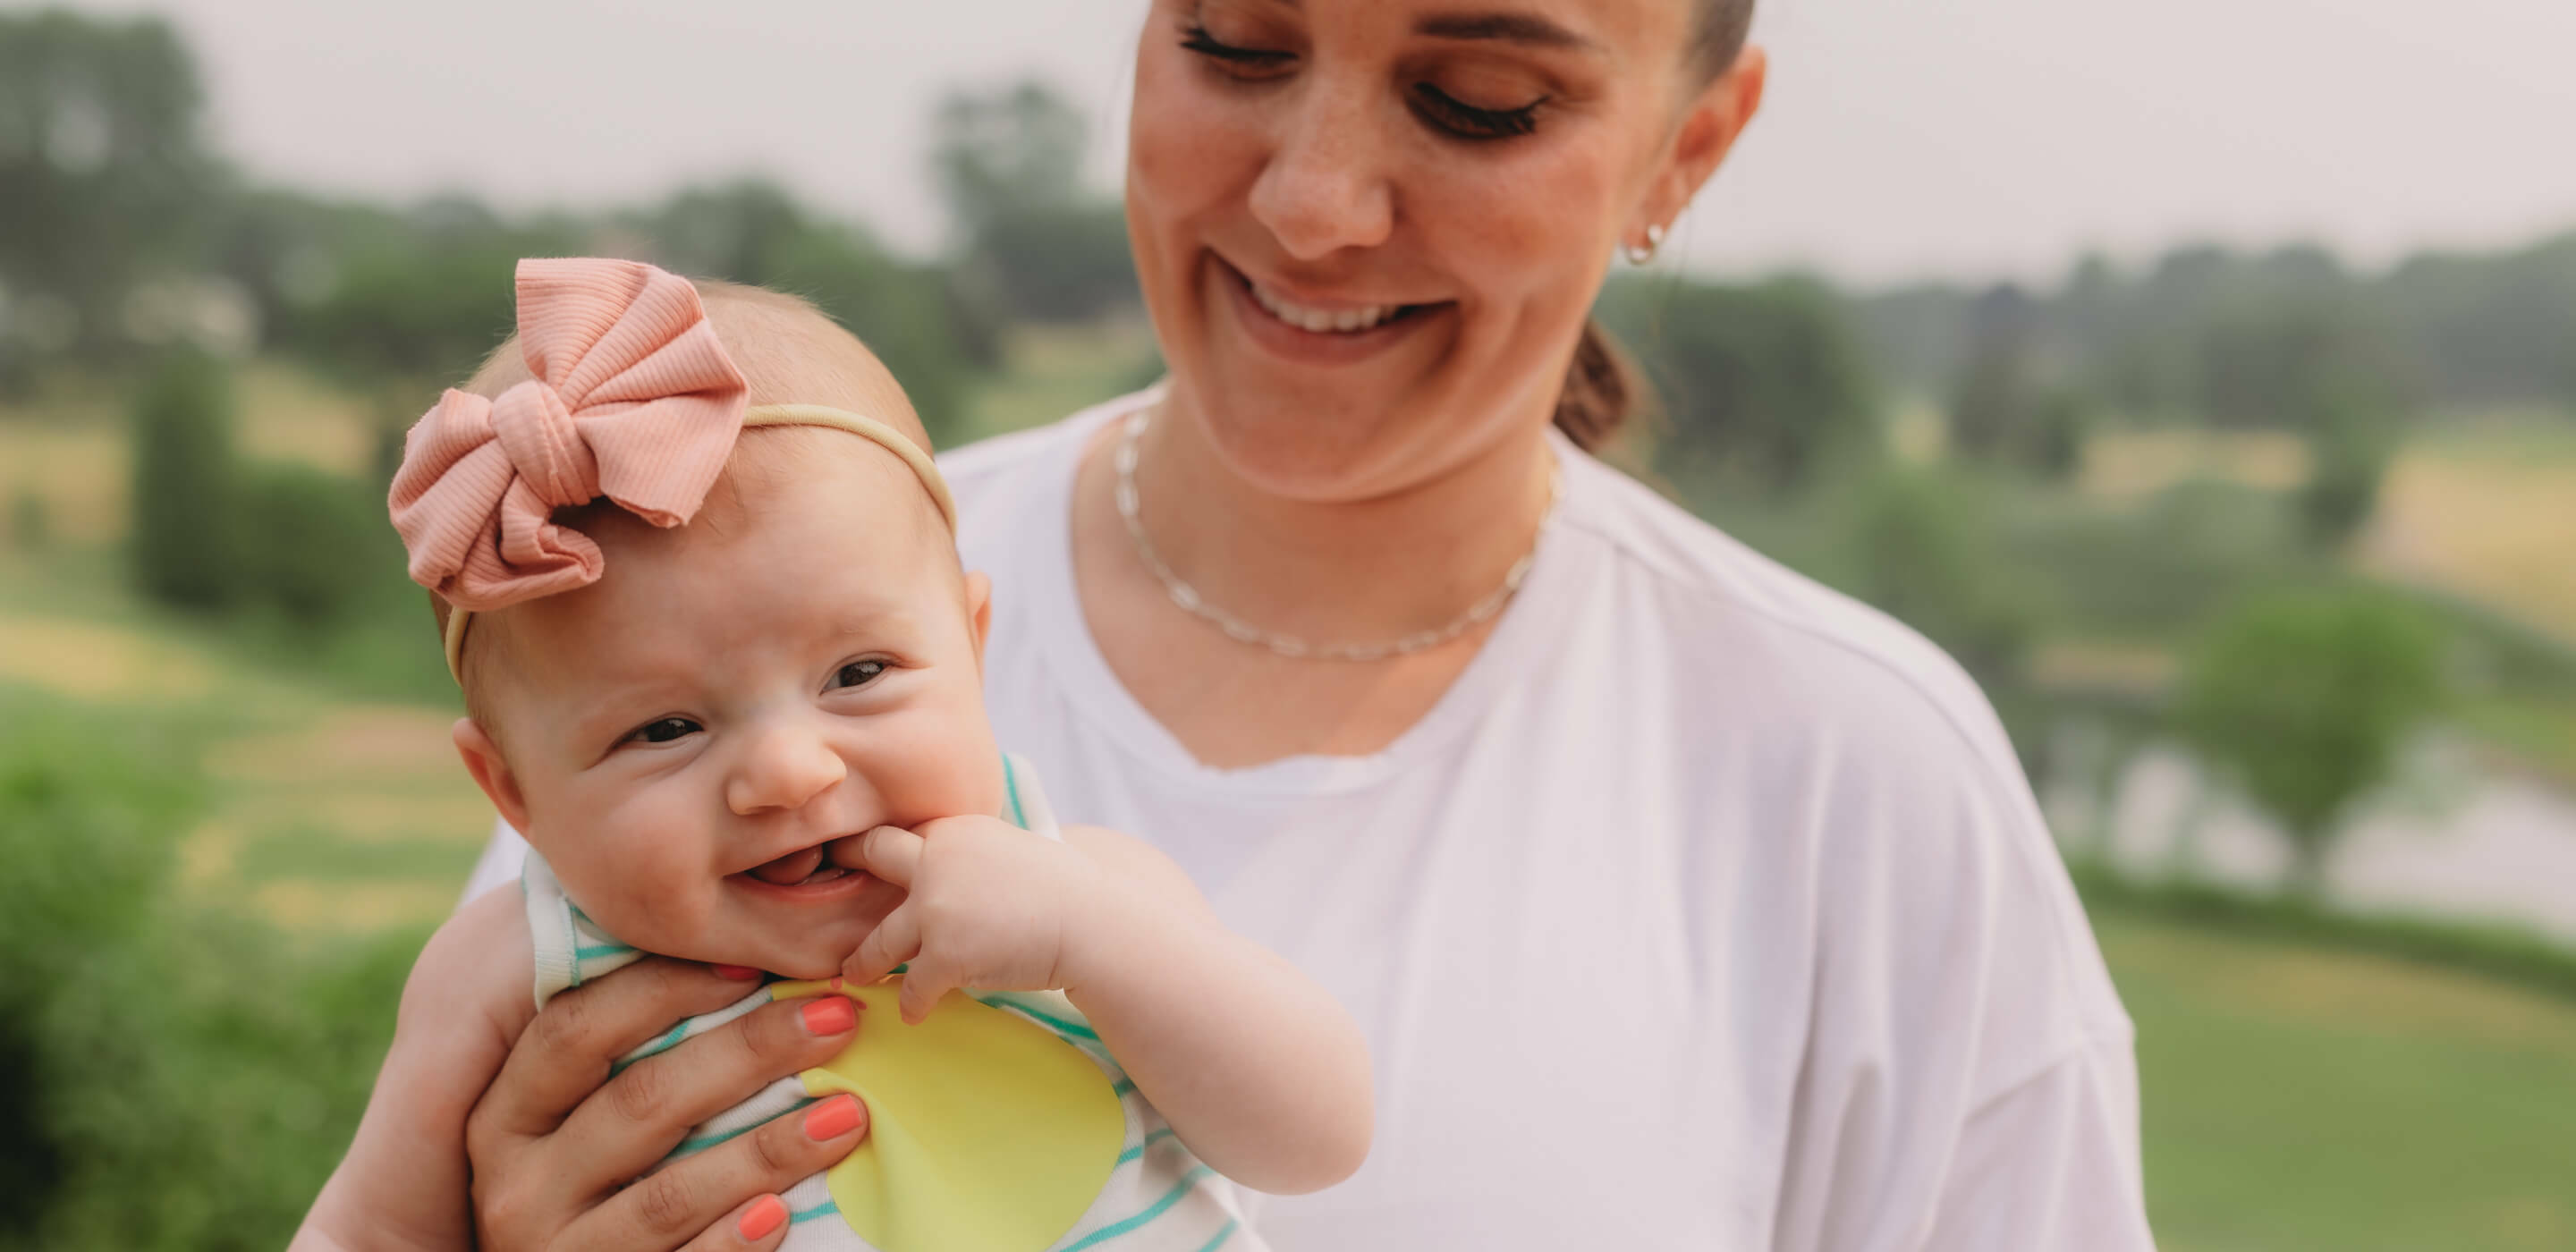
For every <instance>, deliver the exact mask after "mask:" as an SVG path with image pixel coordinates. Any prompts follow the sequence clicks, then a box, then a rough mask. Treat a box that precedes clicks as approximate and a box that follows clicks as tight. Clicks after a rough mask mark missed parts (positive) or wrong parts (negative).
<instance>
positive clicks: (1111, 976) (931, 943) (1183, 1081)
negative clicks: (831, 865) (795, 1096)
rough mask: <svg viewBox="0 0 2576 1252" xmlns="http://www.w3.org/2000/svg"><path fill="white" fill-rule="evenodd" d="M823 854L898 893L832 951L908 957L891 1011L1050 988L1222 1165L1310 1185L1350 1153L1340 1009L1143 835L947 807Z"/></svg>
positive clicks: (912, 1014)
mask: <svg viewBox="0 0 2576 1252" xmlns="http://www.w3.org/2000/svg"><path fill="white" fill-rule="evenodd" d="M845 845H847V846H845ZM833 858H834V860H835V861H836V862H838V863H840V864H845V865H860V866H863V867H865V868H866V869H868V870H869V871H871V872H873V873H876V874H877V875H879V876H880V877H883V878H885V879H887V880H888V881H890V882H892V883H894V884H895V885H896V886H899V887H903V888H905V889H906V891H907V892H908V893H909V895H908V896H907V898H906V899H905V901H904V903H903V904H902V905H901V906H899V907H898V908H896V909H895V911H894V912H893V913H891V914H889V915H887V917H886V919H885V921H884V922H883V923H882V924H880V925H879V926H878V927H877V929H876V930H875V931H874V932H873V933H871V934H870V935H869V936H868V937H867V938H866V939H865V940H863V941H862V942H861V943H860V945H859V950H858V952H856V953H855V954H853V955H852V956H851V958H850V960H849V963H848V964H847V965H846V966H844V969H843V972H844V973H845V974H846V975H848V976H849V977H850V978H851V979H853V980H856V981H862V982H864V981H868V980H871V979H874V978H876V977H878V976H880V975H883V974H884V973H886V972H887V971H888V970H891V969H893V968H894V967H895V966H897V965H899V964H902V963H904V962H906V961H910V962H911V968H910V970H909V971H908V972H907V973H906V974H905V976H904V985H903V997H902V1003H903V1014H904V1017H905V1019H906V1020H908V1021H917V1020H919V1019H920V1018H921V1017H922V1016H923V1015H924V1014H926V1013H928V1012H929V1011H930V1007H931V1005H932V1003H933V1002H935V1001H936V1000H937V999H938V997H939V996H940V995H942V994H943V993H945V992H946V991H947V990H949V989H950V988H954V987H977V988H984V989H988V990H1015V989H1029V988H1040V987H1044V988H1062V989H1063V990H1064V992H1065V993H1066V995H1068V996H1069V997H1071V999H1072V1000H1073V1003H1074V1006H1075V1007H1077V1008H1079V1009H1081V1010H1082V1012H1083V1015H1084V1016H1086V1017H1088V1018H1090V1019H1091V1024H1092V1026H1093V1027H1094V1028H1096V1029H1097V1030H1099V1032H1100V1038H1101V1042H1102V1043H1104V1044H1106V1045H1108V1048H1109V1051H1110V1053H1111V1054H1112V1055H1114V1056H1116V1057H1117V1058H1118V1063H1119V1064H1120V1065H1121V1066H1122V1067H1124V1068H1125V1069H1126V1071H1127V1073H1128V1076H1129V1077H1131V1078H1133V1079H1135V1081H1136V1086H1137V1089H1138V1090H1140V1091H1142V1092H1143V1093H1144V1095H1145V1098H1146V1099H1148V1100H1151V1101H1153V1103H1154V1107H1155V1108H1156V1109H1158V1110H1159V1111H1161V1113H1162V1114H1163V1116H1164V1117H1165V1118H1166V1119H1167V1120H1169V1121H1170V1122H1171V1123H1172V1129H1173V1131H1174V1132H1175V1133H1177V1134H1178V1135H1179V1136H1180V1139H1181V1142H1182V1143H1184V1144H1186V1145H1188V1147H1189V1149H1190V1151H1192V1152H1194V1153H1196V1154H1197V1155H1198V1156H1199V1158H1200V1159H1201V1160H1204V1161H1206V1162H1207V1163H1208V1164H1209V1165H1211V1166H1213V1167H1215V1168H1216V1170H1217V1171H1218V1172H1220V1173H1222V1174H1224V1175H1226V1176H1227V1177H1229V1178H1232V1179H1234V1180H1235V1181H1236V1182H1239V1183H1242V1184H1243V1185H1245V1186H1248V1187H1252V1188H1255V1189H1257V1190H1261V1191H1270V1192H1280V1193H1292V1192H1300V1191H1313V1190H1315V1189H1317V1188H1320V1187H1327V1186H1330V1185H1332V1184H1333V1183H1336V1182H1339V1181H1341V1180H1342V1179H1343V1178H1346V1177H1348V1176H1349V1175H1350V1173H1351V1171H1353V1170H1355V1169H1357V1168H1359V1164H1360V1160H1361V1158H1362V1157H1364V1156H1366V1155H1367V1153H1368V1142H1369V1133H1370V1120H1371V1106H1370V1094H1369V1067H1368V1051H1367V1048H1366V1045H1365V1044H1364V1043H1363V1042H1362V1041H1361V1039H1360V1033H1359V1028H1358V1026H1357V1025H1355V1024H1354V1023H1353V1022H1352V1021H1351V1020H1350V1017H1349V1015H1348V1014H1346V1013H1344V1012H1343V1011H1342V1008H1341V1006H1340V1005H1339V1004H1336V1003H1335V1002H1334V1001H1333V998H1332V997H1331V996H1330V995H1328V994H1326V993H1325V991H1324V989H1323V988H1321V987H1318V986H1316V985H1315V984H1314V983H1313V982H1312V981H1310V980H1308V979H1307V978H1306V977H1305V976H1304V975H1303V974H1300V973H1298V972H1297V970H1296V969H1295V968H1294V967H1293V966H1291V965H1289V964H1288V963H1287V962H1286V961H1284V960H1282V959H1280V958H1279V957H1278V956H1276V955H1274V954H1272V953H1270V952H1268V951H1266V950H1264V949H1262V948H1261V947H1260V945H1258V944H1255V943H1253V942H1252V941H1251V940H1248V939H1245V938H1244V937H1242V936H1241V935H1237V934H1235V933H1233V932H1232V931H1229V930H1227V929H1226V928H1225V927H1224V926H1223V925H1222V924H1220V923H1219V922H1218V921H1217V920H1216V916H1215V914H1214V913H1212V912H1211V911H1210V910H1209V909H1208V906H1207V902H1206V901H1205V900H1204V899H1203V898H1201V897H1200V895H1199V893H1198V889H1197V888H1196V887H1195V886H1193V885H1191V883H1190V881H1189V878H1188V877H1187V876H1186V875H1184V874H1183V873H1182V872H1181V870H1180V868H1179V867H1178V866H1176V865H1174V864H1172V863H1171V861H1170V860H1169V859H1167V858H1165V857H1164V856H1163V855H1162V854H1161V853H1159V852H1156V851H1154V850H1153V849H1152V848H1149V847H1147V846H1145V845H1144V844H1142V843H1139V842H1137V841H1136V840H1134V839H1130V838H1128V837H1127V836H1125V835H1121V834H1118V833H1116V832H1114V831H1108V830H1101V829H1098V828H1091V827H1073V828H1070V829H1068V830H1066V831H1065V842H1064V843H1061V844H1057V843H1049V842H1046V841H1042V840H1036V839H1032V838H1030V837H1029V835H1028V834H1027V832H1025V831H1021V830H1019V829H1017V828H1014V827H1012V826H1010V825H1008V824H1007V823H1004V822H1000V821H997V820H995V819H993V818H979V817H963V818H948V819H945V820H941V821H936V822H931V823H928V824H926V825H924V826H923V827H922V828H921V830H920V832H919V833H917V834H916V833H914V832H911V831H905V830H899V829H896V828H894V827H891V826H881V827H878V828H877V829H875V830H872V831H869V832H867V833H866V834H865V835H861V836H856V837H854V838H852V839H849V840H845V841H843V842H842V843H838V844H835V845H834V847H833Z"/></svg>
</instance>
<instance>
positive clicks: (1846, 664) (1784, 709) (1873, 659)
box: [1564, 454, 2019, 776]
mask: <svg viewBox="0 0 2576 1252" xmlns="http://www.w3.org/2000/svg"><path fill="white" fill-rule="evenodd" d="M1569 465H1570V469H1569V473H1570V475H1571V478H1570V480H1569V491H1568V496H1567V506H1568V507H1567V510H1566V514H1565V518H1564V522H1565V524H1566V525H1567V526H1568V527H1569V529H1571V530H1573V531H1574V532H1575V533H1576V534H1577V535H1578V536H1580V538H1581V539H1582V540H1583V541H1584V542H1585V543H1587V544H1589V545H1591V546H1593V547H1594V548H1595V554H1594V559H1595V560H1597V561H1599V562H1600V563H1601V564H1602V565H1603V566H1604V567H1605V568H1604V570H1603V575H1604V578H1603V582H1602V583H1601V584H1599V585H1602V586H1605V587H1608V588H1614V589H1616V593H1617V594H1620V595H1623V596H1630V597H1636V598H1638V599H1641V600H1643V601H1645V602H1647V603H1652V604H1655V605H1657V606H1658V608H1659V610H1660V611H1658V612H1655V613H1653V614H1650V615H1646V616H1647V617H1648V618H1649V619H1650V621H1651V625H1648V626H1645V627H1643V629H1647V630H1651V631H1653V632H1655V633H1657V634H1660V635H1663V636H1665V637H1664V638H1662V639H1658V640H1652V641H1647V640H1640V641H1639V643H1640V644H1641V645H1643V646H1650V647H1651V646H1654V645H1658V644H1660V645H1661V646H1660V647H1658V648H1656V650H1657V651H1659V652H1663V653H1665V654H1666V655H1668V656H1669V657H1671V658H1672V661H1673V663H1674V664H1676V665H1678V666H1680V667H1682V668H1683V669H1684V671H1685V672H1683V673H1680V674H1676V675H1674V676H1673V677H1674V679H1675V680H1676V681H1677V682H1678V683H1679V684H1680V685H1681V686H1683V687H1686V688H1687V687H1693V686H1708V687H1711V688H1722V689H1723V690H1724V691H1726V692H1727V693H1729V699H1730V701H1732V702H1734V703H1736V704H1737V705H1738V707H1741V706H1742V705H1743V704H1744V703H1747V702H1749V703H1751V704H1753V705H1755V706H1757V707H1758V708H1759V709H1760V710H1761V716H1763V717H1765V718H1766V719H1768V720H1769V722H1770V724H1771V726H1772V728H1773V730H1774V731H1775V733H1777V734H1778V735H1780V736H1781V737H1782V738H1783V740H1785V741H1812V740H1814V739H1817V738H1827V739H1832V740H1835V741H1838V742H1843V743H1849V742H1851V741H1852V737H1853V736H1854V734H1855V733H1864V734H1865V735H1866V737H1869V738H1879V737H1882V736H1895V737H1900V738H1902V739H1904V740H1905V741H1906V742H1907V743H1908V744H1909V745H1910V746H1911V748H1912V749H1913V751H1912V752H1911V753H1909V755H1913V756H1916V757H1923V756H1945V755H1947V756H1953V757H1957V756H1964V757H1968V758H1973V759H1974V760H1975V761H1976V762H1977V763H1978V764H1980V765H1982V766H1984V767H1985V768H1987V769H1989V770H1997V771H2004V772H2008V773H2009V774H2011V775H2016V776H2017V775H2018V773H2019V769H2018V764H2017V762H2016V761H2015V759H2014V756H2013V751H2012V746H2011V743H2010V741H2009V739H2008V738H2007V737H2006V736H2005V735H2004V732H2003V727H2002V725H2001V723H2000V722H1999V721H1998V720H1997V718H1996V717H1995V714H1994V710H1993V707H1992V705H1990V704H1989V703H1988V702H1987V700H1986V697H1985V695H1984V693H1983V692H1982V691H1980V690H1979V689H1978V687H1977V684H1976V682H1975V680H1974V679H1972V678H1970V677H1969V676H1968V673H1967V671H1966V670H1964V669H1962V668H1961V667H1960V666H1959V664H1958V663H1957V662H1956V661H1954V660H1952V659H1951V657H1950V656H1949V654H1947V653H1945V652H1943V651H1942V650H1941V649H1940V647H1938V646H1937V645H1935V644H1933V643H1932V642H1931V641H1930V640H1928V639H1926V638H1924V637H1923V636H1922V635H1921V634H1920V633H1918V632H1916V631H1915V630H1913V629H1912V628H1911V627H1908V626H1906V625H1905V624H1904V623H1902V622H1899V621H1897V620H1896V619H1895V618H1892V617H1890V616H1888V615H1887V614H1885V613H1883V612H1881V611H1879V610H1878V609H1875V608H1872V607H1871V606H1869V605H1867V604H1864V603H1862V602H1860V601H1858V600H1856V599H1853V598H1852V597H1850V596H1848V595H1845V594H1843V593H1842V592H1839V591H1836V590H1834V589H1832V588H1830V587H1827V586H1825V585H1824V584H1822V583H1820V582H1817V581H1816V580H1815V579H1813V578H1810V577H1808V576H1807V575H1804V574H1801V573H1799V572H1797V571H1795V570H1792V569H1790V568H1788V567H1787V566H1785V565H1782V564H1780V563H1779V562H1778V561H1775V560H1773V559H1771V558H1770V557H1767V556H1765V555H1763V554H1762V553H1760V552H1757V551H1755V550H1754V549H1753V548H1751V547H1750V546H1748V545H1746V544H1745V543H1743V542H1742V541H1740V540H1738V539H1736V538H1735V537H1733V536H1731V535H1729V534H1727V533H1725V532H1724V531H1721V530H1719V529H1718V528H1717V527H1715V526H1712V525H1710V524H1709V523H1707V522H1705V521H1702V520H1701V519H1699V518H1697V517H1694V516H1692V515H1691V514H1690V513H1689V512H1687V511H1685V510H1684V509H1682V508H1681V507H1680V506H1678V505H1676V504H1674V503H1673V502H1672V501H1670V500H1667V499H1665V498H1664V497H1663V496H1661V495H1659V494H1657V493H1656V492H1655V491H1654V490H1653V489H1652V488H1650V487H1648V486H1646V485H1645V484H1643V483H1640V482H1638V481H1637V480H1635V479H1633V478H1630V477H1629V476H1628V475H1626V474H1624V473H1621V472H1620V471H1619V470H1617V469H1614V468H1612V467H1610V466H1608V465H1605V464H1602V463H1600V462H1598V461H1596V460H1593V459H1592V458H1590V457H1585V456H1581V455H1580V454H1574V455H1572V456H1571V457H1570V461H1569ZM1862 728H1866V729H1865V730H1864V729H1862ZM1945 742H1946V746H1947V747H1949V748H1951V749H1954V750H1955V751H1953V752H1944V751H1942V750H1941V749H1942V748H1943V747H1944V746H1945Z"/></svg>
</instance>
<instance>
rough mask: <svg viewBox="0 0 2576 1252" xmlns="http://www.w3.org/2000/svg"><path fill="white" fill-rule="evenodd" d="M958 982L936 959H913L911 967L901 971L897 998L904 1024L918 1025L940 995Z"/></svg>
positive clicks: (954, 988) (951, 989) (954, 987)
mask: <svg viewBox="0 0 2576 1252" xmlns="http://www.w3.org/2000/svg"><path fill="white" fill-rule="evenodd" d="M958 982H959V980H958V978H957V976H956V975H955V974H953V973H950V972H949V970H948V968H947V967H946V966H944V965H941V964H939V963H938V962H936V961H922V960H915V961H914V962H913V963H912V968H910V969H908V970H905V971H904V972H903V994H902V996H900V997H899V998H898V999H899V1004H900V1007H901V1008H902V1009H903V1022H904V1024H905V1025H907V1026H915V1025H919V1024H920V1023H921V1019H923V1018H925V1017H928V1016H930V1010H931V1008H932V1007H933V1006H935V1005H937V1004H938V1003H939V998H940V997H941V996H944V995H947V994H948V993H949V992H951V991H954V990H956V989H957V986H958Z"/></svg>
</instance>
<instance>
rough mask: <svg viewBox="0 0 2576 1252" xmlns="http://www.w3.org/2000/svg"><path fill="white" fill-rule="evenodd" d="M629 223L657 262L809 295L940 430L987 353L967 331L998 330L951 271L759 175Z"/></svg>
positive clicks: (683, 198)
mask: <svg viewBox="0 0 2576 1252" xmlns="http://www.w3.org/2000/svg"><path fill="white" fill-rule="evenodd" d="M631 224H632V225H633V226H634V227H635V228H636V229H637V230H640V231H641V232H642V233H643V235H644V236H645V237H646V238H647V239H649V240H650V241H651V248H650V251H651V252H652V253H653V254H654V259H655V260H656V261H658V262H659V263H661V264H663V265H666V266H669V267H670V268H672V269H674V270H677V271H679V272H681V273H686V274H691V275H696V276H701V277H708V278H724V279H731V280H732V281H734V282H741V283H752V284H755V285H758V286H762V287H770V288H774V289H777V290H780V291H788V292H793V293H795V294H797V295H800V296H803V297H805V298H806V299H809V300H812V301H813V302H814V303H815V305H816V306H817V307H819V308H821V309H822V310H823V311H824V312H825V313H827V314H830V315H831V316H832V317H833V318H834V319H835V320H837V321H839V322H840V323H841V324H842V325H843V326H846V327H848V328H849V330H850V333H852V334H854V335H857V336H858V337H859V338H860V339H861V340H862V341H864V342H865V343H866V344H867V345H868V347H869V348H870V349H872V350H873V351H875V352H876V354H877V355H878V357H880V358H881V359H883V360H884V361H885V363H886V368H888V369H890V370H892V371H894V375H895V378H896V379H897V380H899V381H901V382H902V383H903V386H904V390H905V391H906V392H907V393H908V394H910V395H911V397H912V403H913V407H914V408H915V409H917V410H919V411H920V413H921V418H922V422H923V424H924V425H926V426H928V427H929V428H930V433H931V436H932V438H934V439H942V438H944V436H946V435H947V434H948V433H950V432H952V431H954V430H955V429H956V423H957V420H958V417H959V414H960V413H961V412H962V410H963V408H964V406H965V392H966V386H967V382H968V378H969V373H970V371H971V370H972V368H973V367H974V366H976V365H977V364H979V363H984V362H983V361H981V360H979V356H978V353H977V350H976V348H975V346H974V344H973V342H972V341H971V340H970V339H969V338H968V336H967V335H966V334H965V333H961V332H962V331H965V330H973V331H974V332H975V333H976V334H978V335H985V336H997V335H998V332H994V331H991V330H989V329H984V328H978V327H977V326H976V320H975V317H974V316H973V315H972V313H971V311H970V310H969V309H968V308H967V307H966V303H965V298H964V296H963V295H961V293H960V292H959V291H958V289H957V287H956V286H955V284H953V283H952V282H951V281H950V276H949V275H948V274H947V273H945V272H943V271H941V270H938V269H936V268H931V267H923V266H915V265H907V264H905V263H903V262H901V261H899V260H897V259H896V258H895V257H893V256H892V255H891V254H889V253H888V252H887V251H886V250H885V248H884V247H883V246H882V245H880V244H879V243H878V242H877V241H876V240H874V239H872V238H870V237H869V236H868V235H867V234H866V233H865V232H864V231H861V230H859V229H857V228H855V227H850V226H845V225H842V224H840V223H836V222H831V221H827V220H824V219H820V218H817V217H815V216H813V215H812V214H810V213H808V212H807V211H806V210H805V209H804V207H803V206H801V205H799V204H798V203H797V202H796V200H795V199H794V198H793V197H792V196H790V195H788V194H787V193H786V192H785V191H784V190H782V189H780V188H779V187H777V186H775V185H774V184H770V183H765V182H760V181H757V180H744V181H739V182H733V183H726V184H722V185H719V186H712V187H699V188H691V189H689V190H687V191H683V192H681V193H680V194H679V195H677V196H675V197H673V198H672V199H671V200H670V201H669V202H668V203H666V204H664V205H662V206H661V207H660V208H658V209H656V210H654V211H653V212H651V213H648V214H645V215H642V216H640V217H638V218H635V219H633V220H632V222H631ZM989 346H990V345H989V344H987V347H988V348H989Z"/></svg>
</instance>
